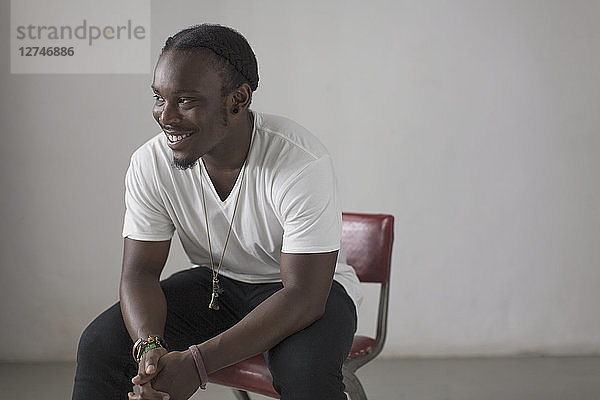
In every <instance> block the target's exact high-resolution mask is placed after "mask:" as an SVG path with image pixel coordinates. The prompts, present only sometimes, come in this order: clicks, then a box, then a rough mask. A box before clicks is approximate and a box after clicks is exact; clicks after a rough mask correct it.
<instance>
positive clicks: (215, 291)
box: [200, 135, 254, 310]
mask: <svg viewBox="0 0 600 400" xmlns="http://www.w3.org/2000/svg"><path fill="white" fill-rule="evenodd" d="M253 141H254V135H252V138H251V139H250V146H249V147H248V154H247V155H246V159H245V160H244V165H243V166H242V172H241V174H242V176H241V180H240V189H239V190H238V193H237V196H236V198H235V205H234V206H233V215H232V216H231V222H230V223H229V229H228V230H227V237H226V238H225V245H224V246H223V251H222V252H221V259H220V260H219V265H218V267H217V270H216V271H215V264H214V262H213V254H212V244H211V241H210V228H209V225H208V212H207V211H206V197H205V196H204V185H203V183H202V180H203V179H202V168H200V191H201V192H202V207H203V208H204V221H205V223H206V240H207V242H208V254H209V256H210V269H211V271H212V295H211V296H210V303H209V304H208V308H210V309H212V310H218V309H219V308H220V307H219V295H220V294H221V293H223V290H222V289H221V287H220V286H219V271H221V266H222V265H223V259H224V258H225V250H226V249H227V243H229V236H230V235H231V228H232V227H233V221H234V220H235V213H236V212H237V207H238V202H239V200H240V194H241V193H242V188H243V185H244V176H245V175H246V169H247V166H248V158H250V150H251V149H252V142H253Z"/></svg>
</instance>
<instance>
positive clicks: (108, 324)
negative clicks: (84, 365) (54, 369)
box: [77, 303, 128, 359]
mask: <svg viewBox="0 0 600 400" xmlns="http://www.w3.org/2000/svg"><path fill="white" fill-rule="evenodd" d="M123 331H125V333H126V329H125V324H124V323H123V317H122V316H121V310H120V306H119V304H118V303H117V304H116V305H115V306H113V307H111V308H109V309H108V310H106V311H105V312H103V313H102V314H100V315H99V316H98V317H97V318H96V319H94V320H93V321H92V322H91V323H90V324H89V325H88V326H87V327H86V328H85V329H84V331H83V333H82V334H81V337H80V338H79V344H78V346H77V358H78V359H80V358H81V357H86V356H88V355H91V354H93V355H94V357H95V358H97V357H98V356H99V355H101V354H103V353H106V352H108V351H109V350H110V351H114V350H115V347H116V346H117V343H119V342H121V341H122V340H120V338H121V337H122V336H123ZM126 336H127V338H128V335H126Z"/></svg>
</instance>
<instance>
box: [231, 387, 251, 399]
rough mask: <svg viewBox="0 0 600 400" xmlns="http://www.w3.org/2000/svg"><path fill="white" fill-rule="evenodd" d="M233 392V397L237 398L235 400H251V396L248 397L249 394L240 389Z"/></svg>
mask: <svg viewBox="0 0 600 400" xmlns="http://www.w3.org/2000/svg"><path fill="white" fill-rule="evenodd" d="M231 390H233V396H234V397H235V400H250V396H248V392H246V391H245V390H239V389H231Z"/></svg>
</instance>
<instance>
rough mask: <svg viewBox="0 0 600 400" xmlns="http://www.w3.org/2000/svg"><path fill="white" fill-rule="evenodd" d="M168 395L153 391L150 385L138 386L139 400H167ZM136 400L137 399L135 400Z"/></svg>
mask: <svg viewBox="0 0 600 400" xmlns="http://www.w3.org/2000/svg"><path fill="white" fill-rule="evenodd" d="M169 397H170V396H169V394H168V393H164V392H159V391H158V390H155V389H154V388H153V387H152V385H151V384H150V383H146V384H145V385H141V386H140V399H143V400H169ZM136 400H137V399H136Z"/></svg>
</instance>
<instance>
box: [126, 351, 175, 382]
mask: <svg viewBox="0 0 600 400" xmlns="http://www.w3.org/2000/svg"><path fill="white" fill-rule="evenodd" d="M166 353H167V351H166V350H165V349H163V348H157V349H152V350H150V351H149V352H147V353H146V354H144V355H143V356H142V359H141V360H140V365H139V367H138V374H137V375H136V376H135V377H134V378H133V379H132V380H131V381H132V382H133V383H134V384H136V385H143V384H145V383H147V382H150V380H151V379H152V378H154V376H155V375H156V373H157V372H158V369H157V365H158V360H159V359H160V357H162V356H163V355H165V354H166Z"/></svg>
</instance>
